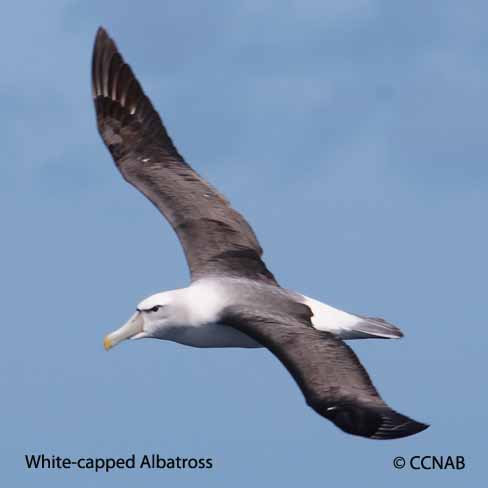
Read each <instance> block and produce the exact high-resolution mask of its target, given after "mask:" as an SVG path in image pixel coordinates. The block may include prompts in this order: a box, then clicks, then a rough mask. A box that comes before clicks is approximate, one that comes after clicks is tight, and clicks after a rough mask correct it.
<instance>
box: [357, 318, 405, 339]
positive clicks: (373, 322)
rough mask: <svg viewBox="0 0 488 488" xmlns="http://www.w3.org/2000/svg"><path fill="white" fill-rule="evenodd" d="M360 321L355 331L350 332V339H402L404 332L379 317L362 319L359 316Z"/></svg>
mask: <svg viewBox="0 0 488 488" xmlns="http://www.w3.org/2000/svg"><path fill="white" fill-rule="evenodd" d="M357 318H358V319H359V321H358V322H357V323H356V324H355V325H354V329H352V330H351V331H349V332H350V333H351V337H349V339H400V337H403V332H402V331H401V330H400V329H399V328H398V327H397V326H395V325H393V324H390V323H389V322H387V321H386V320H384V319H380V318H378V317H362V316H360V315H357Z"/></svg>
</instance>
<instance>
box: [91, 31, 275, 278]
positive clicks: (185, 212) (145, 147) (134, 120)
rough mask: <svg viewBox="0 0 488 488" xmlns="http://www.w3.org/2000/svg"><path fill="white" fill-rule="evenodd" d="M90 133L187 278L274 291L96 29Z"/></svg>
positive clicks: (257, 250) (233, 222)
mask: <svg viewBox="0 0 488 488" xmlns="http://www.w3.org/2000/svg"><path fill="white" fill-rule="evenodd" d="M92 82H93V99H94V102H95V108H96V113H97V123H98V129H99V132H100V134H101V136H102V139H103V141H104V142H105V144H106V145H107V147H108V149H109V150H110V152H111V154H112V156H113V158H114V161H115V163H116V165H117V167H118V169H119V170H120V172H121V173H122V176H123V177H124V178H125V179H126V180H127V181H128V182H129V183H130V184H132V185H133V186H135V187H136V188H137V189H138V190H139V191H141V192H142V193H143V194H144V195H145V196H146V197H147V198H148V199H149V200H150V201H151V202H152V203H153V204H154V205H155V206H156V207H157V208H158V209H159V210H160V211H161V212H162V213H163V215H164V216H165V217H166V219H167V220H168V221H169V223H170V224H171V226H172V227H173V229H174V230H175V232H176V234H177V235H178V238H179V240H180V242H181V244H182V246H183V249H184V252H185V255H186V259H187V261H188V265H189V267H190V272H191V275H192V279H193V280H195V279H198V278H199V277H201V276H205V275H209V274H219V275H227V276H241V277H247V278H251V279H254V280H260V281H264V282H267V283H273V284H276V282H275V280H274V277H273V275H272V274H271V273H270V272H269V271H268V270H267V268H266V266H265V264H264V263H263V261H262V260H261V255H262V249H261V247H260V245H259V243H258V241H257V238H256V236H255V234H254V232H253V230H252V229H251V227H250V225H249V224H248V223H247V222H246V220H245V219H244V217H242V215H241V214H240V213H238V212H237V211H236V210H234V209H233V208H232V207H231V206H230V204H229V202H228V201H227V200H226V199H225V198H224V197H223V196H222V195H220V194H219V193H218V192H217V191H216V190H215V189H214V188H212V187H211V186H210V185H209V184H208V183H207V182H205V181H204V180H203V179H202V178H201V177H200V176H199V175H198V174H197V173H196V172H195V171H193V169H192V168H191V167H190V166H189V165H188V164H187V163H186V162H185V161H184V159H183V158H182V157H181V155H180V154H179V153H178V151H177V150H176V148H175V146H174V145H173V142H172V141H171V139H170V137H169V135H168V133H167V132H166V129H165V128H164V126H163V123H162V122H161V118H160V117H159V115H158V113H157V112H156V111H155V110H154V108H153V106H152V104H151V102H150V100H149V98H148V97H147V96H146V95H145V94H144V92H143V90H142V88H141V85H140V84H139V82H138V81H137V79H136V78H135V76H134V74H133V73H132V70H131V68H130V67H129V65H127V64H126V63H125V62H124V60H123V58H122V56H121V55H120V53H119V52H118V50H117V47H116V45H115V43H114V42H113V41H112V39H110V37H109V36H108V35H107V33H106V32H105V30H104V29H102V28H100V29H99V30H98V33H97V36H96V40H95V46H94V50H93V62H92Z"/></svg>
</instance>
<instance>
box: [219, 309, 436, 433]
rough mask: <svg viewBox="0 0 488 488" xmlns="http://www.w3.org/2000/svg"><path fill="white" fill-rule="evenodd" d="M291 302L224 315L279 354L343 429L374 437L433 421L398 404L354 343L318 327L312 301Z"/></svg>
mask: <svg viewBox="0 0 488 488" xmlns="http://www.w3.org/2000/svg"><path fill="white" fill-rule="evenodd" d="M292 307H293V308H294V311H293V313H290V310H291V308H292ZM285 308H286V311H285V312H286V313H283V314H282V315H275V314H273V315H272V316H271V315H257V314H256V313H255V311H253V310H252V309H251V308H249V309H246V308H244V307H230V308H228V309H227V310H226V311H225V314H224V316H223V318H222V320H223V321H225V323H226V324H228V325H230V326H232V327H235V328H236V329H239V330H240V331H241V332H244V333H245V334H247V335H249V336H250V337H252V338H253V339H255V340H257V341H258V342H259V343H261V344H262V345H263V346H265V347H267V348H268V349H269V350H270V351H271V352H272V353H273V354H274V355H275V356H276V357H278V359H279V360H280V361H281V362H282V363H283V365H284V366H285V367H286V368H287V369H288V371H289V372H290V373H291V375H292V376H293V378H294V379H295V381H296V382H297V383H298V385H299V387H300V389H301V390H302V392H303V394H304V396H305V400H306V402H307V404H308V405H309V406H310V407H312V408H313V409H314V410H315V411H316V412H317V413H318V414H320V415H322V416H323V417H325V418H327V419H329V420H331V421H332V422H334V423H335V424H336V425H337V426H338V427H339V428H340V429H342V430H343V431H345V432H348V433H350V434H354V435H359V436H362V437H369V438H371V439H396V438H400V437H406V436H409V435H412V434H416V433H417V432H420V431H422V430H424V429H426V428H427V427H428V426H427V425H425V424H422V423H420V422H416V421H415V420H412V419H410V418H408V417H406V416H404V415H401V414H399V413H397V412H395V411H394V410H392V409H391V408H390V407H389V406H388V405H387V404H386V403H385V402H384V401H383V400H382V399H381V397H380V396H379V394H378V392H377V391H376V389H375V387H374V386H373V384H372V383H371V380H370V378H369V376H368V373H367V372H366V370H365V369H364V368H363V366H362V365H361V363H360V362H359V360H358V358H357V357H356V355H355V354H354V352H353V351H352V350H351V348H350V347H348V346H347V345H346V344H345V343H344V342H342V341H341V340H339V339H337V338H335V337H334V336H333V335H332V334H329V333H327V332H322V331H319V330H316V329H314V328H313V327H312V325H311V323H310V316H311V312H310V309H309V308H308V307H306V306H305V305H301V304H294V305H293V306H291V305H289V304H286V306H285Z"/></svg>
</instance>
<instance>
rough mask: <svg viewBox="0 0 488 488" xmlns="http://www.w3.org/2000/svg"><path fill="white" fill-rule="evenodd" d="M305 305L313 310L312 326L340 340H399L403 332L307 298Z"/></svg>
mask: <svg viewBox="0 0 488 488" xmlns="http://www.w3.org/2000/svg"><path fill="white" fill-rule="evenodd" d="M302 297H303V298H304V301H303V303H304V304H305V305H308V306H309V307H310V309H311V310H312V313H313V316H312V324H313V326H314V327H315V328H316V329H318V330H323V331H326V332H330V333H331V334H334V335H335V336H336V337H338V338H339V339H347V340H348V339H399V338H400V337H403V333H402V331H401V330H400V329H399V328H398V327H396V326H394V325H393V324H390V323H389V322H387V321H386V320H383V319H380V318H376V317H363V316H361V315H355V314H352V313H347V312H344V311H343V310H339V309H337V308H334V307H331V306H330V305H326V304H325V303H321V302H319V301H318V300H314V299H313V298H309V297H306V296H304V295H302Z"/></svg>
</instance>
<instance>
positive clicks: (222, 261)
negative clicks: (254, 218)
mask: <svg viewBox="0 0 488 488" xmlns="http://www.w3.org/2000/svg"><path fill="white" fill-rule="evenodd" d="M92 82H93V99H94V102H95V108H96V115H97V124H98V129H99V132H100V134H101V136H102V139H103V141H104V142H105V144H106V146H107V147H108V149H109V150H110V153H111V154H112V157H113V159H114V161H115V164H116V165H117V168H118V169H119V171H120V172H121V173H122V176H123V177H124V178H125V179H126V180H127V181H128V182H129V183H130V184H132V185H133V186H135V187H136V188H137V189H138V190H139V191H141V192H142V193H143V194H144V195H145V196H146V197H147V198H148V199H149V200H150V201H151V202H152V203H153V204H154V205H155V206H156V207H157V208H158V209H159V210H160V211H161V213H162V214H163V215H164V216H165V217H166V219H167V220H168V221H169V223H170V224H171V226H172V227H173V229H174V230H175V232H176V234H177V236H178V238H179V240H180V242H181V245H182V246H183V250H184V252H185V256H186V259H187V262H188V266H189V268H190V273H191V284H190V285H189V286H188V287H187V288H182V289H178V290H172V291H166V292H162V293H157V294H156V295H153V296H150V297H149V298H146V299H145V300H143V301H142V302H140V303H139V305H138V306H137V310H136V312H135V313H134V315H133V316H132V317H131V318H130V319H129V320H128V322H127V323H126V324H125V325H123V326H122V327H121V328H119V329H118V330H116V331H114V332H112V333H111V334H108V335H107V336H106V338H105V341H104V345H105V348H106V349H110V348H111V347H113V346H115V345H116V344H118V343H119V342H121V341H123V340H124V339H140V338H155V339H165V340H170V341H175V342H179V343H181V344H186V345H190V346H195V347H260V346H264V347H266V348H268V349H269V350H270V351H271V352H272V353H273V354H274V355H275V356H276V357H277V358H278V359H279V360H280V361H281V362H282V363H283V365H284V366H285V367H286V368H287V369H288V371H289V372H290V373H291V375H292V376H293V378H294V379H295V381H296V382H297V383H298V386H299V387H300V389H301V390H302V392H303V394H304V396H305V399H306V402H307V403H308V405H309V406H311V407H312V408H313V409H314V410H315V411H316V412H317V413H318V414H320V415H322V416H323V417H325V418H327V419H329V420H331V421H332V422H334V423H335V424H336V425H337V426H338V427H339V428H341V429H342V430H343V431H345V432H348V433H350V434H355V435H359V436H363V437H369V438H372V439H395V438H399V437H406V436H409V435H412V434H416V433H417V432H420V431H422V430H424V429H425V428H427V425H426V424H423V423H420V422H416V421H415V420H412V419H410V418H408V417H406V416H404V415H402V414H399V413H397V412H395V411H394V410H392V409H391V408H390V407H389V406H388V405H387V404H386V403H385V402H384V401H383V400H382V399H381V397H380V396H379V394H378V392H377V391H376V389H375V387H374V386H373V384H372V383H371V380H370V379H369V376H368V374H367V372H366V371H365V369H364V368H363V367H362V365H361V363H360V362H359V360H358V359H357V357H356V355H355V354H354V352H353V351H352V350H351V349H350V348H349V347H348V346H347V345H346V344H345V343H344V342H343V339H356V338H368V337H380V338H398V337H401V336H402V333H401V332H400V330H399V329H398V328H396V327H395V326H393V325H391V324H389V323H387V322H385V321H384V320H382V319H376V318H368V317H362V316H359V315H354V314H350V313H346V312H343V311H341V310H337V309H335V308H333V307H330V306H329V305H325V304H323V303H320V302H318V301H316V300H313V299H310V298H308V297H305V296H304V295H301V294H299V293H296V292H292V291H289V290H286V289H284V288H281V287H280V286H279V285H278V283H277V282H276V279H275V278H274V276H273V275H272V274H271V272H270V271H269V270H268V269H267V267H266V265H265V264H264V262H263V261H262V259H261V255H262V249H261V247H260V245H259V243H258V241H257V238H256V236H255V234H254V232H253V230H252V228H251V227H250V225H249V224H248V223H247V222H246V220H245V219H244V217H243V216H242V215H241V214H240V213H238V212H237V211H236V210H234V209H233V208H232V207H231V206H230V204H229V202H228V201H227V200H226V199H225V198H224V197H223V196H222V195H221V194H220V193H218V192H217V190H216V189H215V188H213V187H212V186H210V185H209V184H208V183H207V182H206V181H204V180H203V179H202V178H201V177H200V176H199V175H198V174H197V173H196V172H195V171H194V170H193V169H192V168H191V167H190V166H189V165H188V164H187V163H186V162H185V160H184V159H183V157H182V156H181V155H180V154H179V152H178V151H177V149H176V148H175V146H174V145H173V142H172V140H171V139H170V137H169V135H168V133H167V132H166V129H165V127H164V125H163V123H162V121H161V118H160V117H159V115H158V113H157V112H156V110H155V109H154V108H153V106H152V104H151V102H150V100H149V98H148V97H147V96H146V95H145V94H144V92H143V90H142V88H141V85H140V84H139V82H138V81H137V79H136V78H135V76H134V74H133V72H132V70H131V68H130V67H129V65H127V64H126V63H125V62H124V60H123V58H122V56H121V55H120V53H119V51H118V50H117V47H116V45H115V43H114V42H113V40H112V39H111V38H110V37H109V36H108V35H107V33H106V31H105V30H104V29H103V28H100V29H99V30H98V33H97V36H96V40H95V46H94V51H93V61H92Z"/></svg>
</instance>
